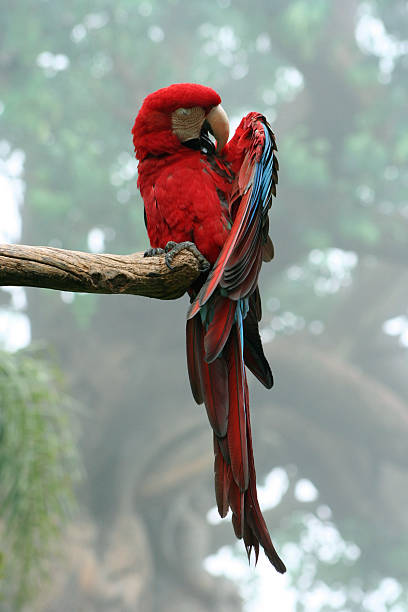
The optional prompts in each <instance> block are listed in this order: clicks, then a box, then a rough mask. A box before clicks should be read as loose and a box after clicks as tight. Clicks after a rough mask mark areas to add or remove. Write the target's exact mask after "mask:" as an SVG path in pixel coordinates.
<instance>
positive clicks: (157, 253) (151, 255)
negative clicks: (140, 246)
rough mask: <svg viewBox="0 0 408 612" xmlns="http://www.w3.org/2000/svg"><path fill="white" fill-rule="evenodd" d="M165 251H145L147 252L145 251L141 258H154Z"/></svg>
mask: <svg viewBox="0 0 408 612" xmlns="http://www.w3.org/2000/svg"><path fill="white" fill-rule="evenodd" d="M164 253H165V250H164V249H153V248H151V249H147V251H145V252H144V253H143V257H156V255H164Z"/></svg>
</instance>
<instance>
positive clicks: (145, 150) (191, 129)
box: [132, 83, 229, 160]
mask: <svg viewBox="0 0 408 612" xmlns="http://www.w3.org/2000/svg"><path fill="white" fill-rule="evenodd" d="M220 102H221V98H220V96H219V95H218V94H217V92H216V91H214V90H213V89H211V88H210V87H205V86H204V85H198V84H196V83H177V84H175V85H170V86H169V87H164V88H163V89H159V90H158V91H155V92H153V93H151V94H150V95H148V96H147V97H146V98H145V100H144V102H143V104H142V107H141V109H140V111H139V113H138V115H137V117H136V120H135V124H134V126H133V129H132V134H133V144H134V146H135V152H136V157H137V158H138V159H139V160H143V159H145V158H146V157H147V156H149V155H163V154H165V153H173V152H176V151H178V150H180V147H181V146H183V144H186V143H188V142H189V141H192V140H195V139H197V138H199V137H200V134H201V130H202V128H203V125H204V123H206V125H208V126H209V128H210V130H211V132H212V134H213V135H214V137H215V139H216V141H217V150H218V151H221V149H222V148H223V147H224V145H225V144H226V142H227V140H228V136H229V123H228V117H227V114H226V112H225V111H224V109H223V108H222V106H221V104H220Z"/></svg>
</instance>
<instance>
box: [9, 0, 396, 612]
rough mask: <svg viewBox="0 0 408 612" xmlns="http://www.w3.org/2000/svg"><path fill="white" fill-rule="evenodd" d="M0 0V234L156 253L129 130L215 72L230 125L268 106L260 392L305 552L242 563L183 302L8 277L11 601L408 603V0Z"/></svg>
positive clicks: (143, 605) (256, 398) (257, 605)
mask: <svg viewBox="0 0 408 612" xmlns="http://www.w3.org/2000/svg"><path fill="white" fill-rule="evenodd" d="M0 8H1V11H0V239H1V241H3V242H16V243H23V244H32V245H49V246H56V247H61V248H66V249H72V250H75V249H76V250H84V251H92V252H109V253H123V254H125V253H132V252H135V251H141V250H144V249H145V248H146V247H147V246H148V240H147V236H146V232H145V228H144V223H143V205H142V201H141V199H140V196H139V194H138V192H137V188H136V182H137V164H136V161H135V159H134V154H133V148H132V141H131V134H130V130H131V127H132V125H133V122H134V118H135V116H136V114H137V111H138V109H139V108H140V105H141V103H142V100H143V98H144V97H145V96H146V95H147V94H148V93H150V92H151V91H154V90H156V89H158V88H159V87H163V86H166V85H169V84H171V83H173V82H188V81H195V82H199V83H203V84H205V85H209V86H211V87H213V88H214V89H216V90H217V91H218V92H219V93H220V95H221V97H222V103H223V106H224V108H225V109H226V111H227V113H228V115H229V117H230V120H231V124H232V128H233V129H235V126H236V125H237V124H238V121H239V119H240V118H241V117H242V116H243V115H244V114H246V113H247V112H249V111H251V110H257V111H260V112H263V113H264V114H265V115H266V117H267V118H268V120H269V122H270V123H271V125H272V129H273V130H274V132H275V134H276V137H277V144H278V149H279V150H278V159H279V162H280V167H281V170H280V174H279V185H278V194H277V198H276V200H274V203H273V207H272V209H271V211H270V234H271V237H272V239H273V242H274V244H275V251H276V255H275V260H274V261H273V262H271V263H270V264H267V265H264V267H263V270H262V273H261V294H262V296H263V306H264V315H263V321H262V335H263V339H264V343H265V351H266V354H267V356H268V359H269V361H270V363H271V366H272V370H273V372H274V377H275V387H274V388H273V389H272V390H271V391H266V390H265V389H263V388H261V387H260V385H259V384H258V383H257V382H256V381H254V379H253V378H251V379H250V397H251V405H252V421H253V425H252V426H253V437H254V448H255V462H256V467H257V476H258V486H259V496H260V501H261V505H262V507H263V509H264V513H265V518H266V521H267V523H268V526H269V528H270V531H271V535H272V538H273V540H274V542H275V543H276V545H277V548H278V550H279V552H280V554H281V556H282V558H283V559H284V561H285V563H286V564H287V567H288V573H287V575H285V576H284V577H282V576H278V575H276V574H275V573H274V570H273V569H272V568H271V567H270V566H269V565H268V564H267V563H266V562H265V560H264V555H263V552H262V551H261V553H260V561H259V563H258V566H257V567H256V568H255V569H254V567H253V565H252V567H251V568H249V567H248V563H247V560H246V554H245V550H244V546H243V543H242V542H236V541H235V540H234V535H233V530H232V526H231V524H230V521H229V520H228V519H225V520H224V521H220V520H218V518H217V514H216V512H215V510H214V506H215V498H214V492H213V451H212V435H211V432H210V427H209V424H208V422H207V417H206V414H205V411H204V409H203V408H202V407H198V406H196V405H195V403H194V400H193V398H192V396H191V393H190V388H189V383H188V378H187V370H186V359H185V346H184V343H185V338H184V335H185V330H184V325H185V313H186V310H187V307H188V300H187V298H186V297H183V298H181V299H179V300H177V301H174V302H159V301H154V300H150V299H147V298H141V297H130V296H97V295H74V294H71V293H61V292H56V291H50V290H34V289H27V290H23V289H18V288H15V289H9V290H1V291H0V340H1V346H2V347H3V351H2V352H1V353H0V409H1V418H0V433H1V432H3V433H2V435H1V436H0V475H1V476H2V478H1V480H0V501H2V510H0V513H1V515H0V517H1V518H0V533H1V540H0V593H1V594H2V598H1V600H0V609H1V610H4V611H9V610H11V611H15V610H19V609H25V610H36V611H41V612H56V611H58V612H64V611H67V612H68V611H72V610H78V611H79V610H83V611H85V612H93V611H95V612H96V611H100V610H107V611H112V612H116V611H118V612H122V611H123V612H128V611H135V610H141V611H142V612H159V611H161V610H166V611H170V612H171V611H178V612H183V611H188V612H191V611H194V612H195V611H197V612H207V611H213V610H217V611H220V612H229V611H234V612H235V611H237V610H240V609H242V610H245V611H246V612H254V611H257V612H263V611H269V610H279V612H291V611H296V612H314V611H316V612H320V611H324V612H325V611H331V610H340V611H343V612H348V611H351V612H354V611H355V612H358V611H361V610H367V611H372V612H383V611H385V612H388V611H389V612H404V610H407V609H408V590H407V585H408V578H407V571H406V566H407V558H408V513H407V505H408V476H407V466H408V452H407V440H408V405H407V400H408V377H407V363H408V272H407V262H408V249H407V230H408V196H407V191H408V165H407V162H408V120H407V94H408V91H407V90H408V78H407V69H408V39H407V36H408V28H407V25H408V4H407V2H406V1H402V0H377V1H374V0H373V1H367V2H358V1H357V0H345V1H344V2H335V1H329V0H314V2H307V1H306V0H290V1H282V0H273V1H271V0H259V1H258V2H256V3H252V4H249V3H247V2H244V1H243V0H217V1H215V0H212V1H211V2H200V1H199V0H192V1H190V2H181V1H179V0H163V1H161V2H159V1H158V0H149V1H147V0H143V1H139V0H101V1H99V2H97V3H95V2H89V1H88V0H69V1H65V2H63V3H59V2H51V1H49V0H36V1H34V0H19V1H18V2H14V3H11V2H7V0H1V2H0ZM24 347H25V348H24ZM18 349H23V350H22V351H20V350H18ZM44 406H46V407H47V408H46V409H45V408H44ZM16 415H17V416H18V418H17V416H16ZM27 415H28V417H30V418H31V420H30V418H28V417H27ZM30 415H31V416H30ZM33 415H35V419H34V418H33ZM22 423H23V425H22ZM4 432H6V434H4ZM10 432H12V434H13V435H14V438H13V436H12V435H11V434H10ZM16 432H17V433H16ZM21 432H22V433H21ZM20 433H21V436H20ZM19 436H20V437H19ZM10 440H11V442H10ZM13 440H14V441H13ZM33 440H34V441H35V444H32V441H33ZM7 444H8V446H7ZM6 451H7V452H6ZM7 453H8V454H7ZM40 459H41V460H40ZM27 465H29V466H34V468H35V469H34V468H33V469H31V471H28V472H27V470H26V466H27ZM51 467H52V470H51ZM2 470H3V471H2ZM4 474H6V477H5V476H4ZM27 474H29V475H28V476H27ZM10 483H11V484H10ZM73 490H75V497H76V509H75V504H73V503H72V497H73V495H72V491H73ZM16 491H17V492H18V495H17V493H16ZM44 497H45V499H46V502H44ZM41 500H42V501H41ZM50 500H57V501H56V502H55V503H56V505H55V508H54V507H53V509H51V510H49V508H48V506H47V504H48V503H50ZM34 502H35V504H36V505H35V506H33V504H34ZM33 508H34V509H35V512H36V513H35V512H34V510H33ZM69 508H71V510H69V511H68V510H67V509H69ZM73 508H74V509H73ZM33 516H34V518H35V520H34V519H32V517H33ZM64 517H65V518H64ZM31 519H32V520H31ZM30 521H31V522H30ZM28 525H29V526H30V528H28V527H27V526H28ZM40 527H41V529H42V531H41V529H40ZM58 533H59V535H58ZM16 534H17V535H16ZM57 536H58V537H59V539H57ZM27 542H28V543H29V545H28V543H27ZM46 543H47V546H45V544H46ZM27 551H29V552H27ZM39 559H41V564H40V562H39ZM40 565H41V567H44V568H45V569H46V570H47V571H48V575H49V576H50V578H51V579H48V581H47V580H43V579H42V578H41V575H40V573H39V572H38V571H37V569H38V568H39V566H40ZM16 567H17V568H18V571H17V570H16ZM27 576H30V585H29V588H28V587H27V588H26V587H25V586H24V588H22V584H23V583H24V580H25V579H27ZM2 578H3V580H2ZM24 606H25V607H24Z"/></svg>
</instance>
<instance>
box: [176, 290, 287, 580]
mask: <svg viewBox="0 0 408 612" xmlns="http://www.w3.org/2000/svg"><path fill="white" fill-rule="evenodd" d="M223 299H225V298H223ZM251 306H252V308H253V310H252V317H253V318H254V319H255V320H256V319H257V316H258V315H260V306H259V304H258V302H257V295H256V294H254V296H253V297H252V298H251ZM224 308H225V309H226V307H220V312H224ZM224 314H225V312H224ZM226 319H228V316H226ZM221 328H222V329H223V325H220V326H219V327H218V329H221ZM215 329H217V325H215V327H214V330H215ZM222 333H223V332H221V335H222ZM212 341H214V343H215V344H217V337H216V334H215V333H214V338H213V339H212ZM187 356H188V360H189V372H190V380H192V385H193V384H194V385H195V389H196V392H195V394H194V396H195V397H196V396H197V397H203V398H204V401H205V405H206V408H207V414H208V418H209V420H210V423H211V426H212V428H213V430H214V456H215V459H214V476H215V496H216V500H217V507H218V512H219V513H220V516H221V517H225V516H226V514H227V512H228V508H229V507H230V508H231V510H232V524H233V527H234V532H235V534H236V536H237V537H238V538H243V539H244V543H245V548H246V551H247V554H248V557H250V555H251V551H252V549H253V550H254V551H255V561H257V560H258V554H259V545H261V546H262V547H263V548H264V550H265V553H266V555H267V557H268V559H269V560H270V561H271V563H272V564H273V565H274V566H275V568H276V569H277V571H278V572H284V571H286V568H285V566H284V564H283V562H282V561H281V559H280V558H279V556H278V554H277V552H276V550H275V548H274V546H273V544H272V541H271V538H270V535H269V533H268V529H267V526H266V523H265V521H264V518H263V516H262V513H261V509H260V507H259V503H258V498H257V493H256V474H255V466H254V458H253V452H252V438H251V424H250V416H249V401H248V386H247V381H246V374H245V367H244V364H243V361H242V350H241V338H240V334H239V333H238V330H237V326H236V323H234V324H233V326H232V328H231V330H230V335H229V338H228V340H227V342H226V343H225V346H224V349H223V351H222V353H221V355H220V356H219V357H218V358H217V359H215V360H214V361H213V362H212V363H210V364H209V363H207V362H206V352H205V346H204V329H203V324H202V323H201V319H200V317H199V316H196V317H194V318H193V319H189V320H188V321H187ZM265 361H266V360H265ZM197 389H198V390H197Z"/></svg>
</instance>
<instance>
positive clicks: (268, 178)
mask: <svg viewBox="0 0 408 612" xmlns="http://www.w3.org/2000/svg"><path fill="white" fill-rule="evenodd" d="M220 103H221V98H220V96H219V95H218V94H217V93H216V92H215V91H214V90H213V89H211V88H209V87H204V86H203V85H197V84H192V83H179V84H175V85H171V86H170V87H165V88H163V89H159V90H158V91H156V92H154V93H152V94H150V95H148V96H147V97H146V98H145V100H144V102H143V105H142V107H141V109H140V111H139V113H138V115H137V117H136V120H135V124H134V126H133V129H132V133H133V143H134V146H135V153H136V157H137V159H138V160H139V175H138V187H139V189H140V192H141V195H142V197H143V200H144V206H145V222H146V227H147V231H148V235H149V238H150V244H151V247H152V248H151V249H149V250H148V251H146V253H145V255H146V256H153V255H156V254H159V253H165V254H166V262H167V264H168V265H169V266H170V267H171V261H172V258H173V256H174V254H175V253H176V252H178V251H179V250H180V249H182V248H189V249H191V250H193V251H194V252H195V253H196V254H197V256H198V257H199V258H200V261H201V262H202V270H203V271H202V273H201V276H200V277H199V279H198V281H197V282H196V283H195V284H194V285H193V286H192V287H191V288H190V289H189V293H190V297H191V301H192V304H191V307H190V310H189V312H188V315H187V362H188V372H189V377H190V383H191V389H192V392H193V396H194V398H195V400H196V402H197V403H199V404H201V403H202V402H204V403H205V406H206V409H207V414H208V418H209V421H210V424H211V427H212V429H213V433H214V454H215V467H214V470H215V493H216V500H217V505H218V511H219V513H220V515H221V516H222V517H224V516H225V515H226V514H227V512H228V509H229V507H230V508H231V510H232V522H233V527H234V531H235V534H236V536H237V537H238V538H243V539H244V543H245V547H246V550H247V554H248V558H250V555H251V551H252V548H254V550H255V557H256V560H257V559H258V554H259V544H261V546H262V547H263V548H264V550H265V553H266V555H267V557H268V558H269V560H270V561H271V563H272V564H273V565H274V566H275V568H276V569H277V571H278V572H281V573H283V572H285V571H286V568H285V565H284V564H283V562H282V561H281V559H280V558H279V556H278V554H277V552H276V550H275V548H274V546H273V544H272V541H271V538H270V535H269V533H268V529H267V527H266V524H265V520H264V518H263V516H262V513H261V510H260V507H259V503H258V498H257V492H256V475H255V467H254V458H253V452H252V439H251V426H250V415H249V402H248V386H247V380H246V373H245V365H246V366H247V367H248V368H249V369H250V370H251V371H252V372H253V374H254V375H255V376H256V377H257V378H258V379H259V380H260V381H261V382H262V383H263V384H264V385H265V387H267V388H270V387H272V385H273V377H272V372H271V370H270V367H269V364H268V362H267V360H266V358H265V355H264V352H263V348H262V343H261V339H260V336H259V330H258V323H259V321H260V319H261V300H260V295H259V290H258V275H259V270H260V267H261V264H262V260H264V261H270V260H271V259H272V257H273V245H272V242H271V240H270V238H269V236H268V210H269V208H270V206H271V200H272V194H274V195H276V183H277V182H278V176H277V171H278V161H277V159H276V155H275V151H276V144H275V138H274V135H273V133H272V131H271V128H270V126H269V125H268V123H267V121H266V119H265V117H263V116H262V115H261V114H259V113H255V112H252V113H249V114H248V115H247V116H246V117H244V118H243V119H242V121H241V123H240V124H239V127H238V128H237V130H236V132H235V134H234V136H233V138H232V139H231V140H230V141H229V142H228V135H229V125H228V118H227V115H226V113H225V111H224V110H223V108H222V107H221V105H220ZM211 134H212V135H213V136H214V138H215V140H216V146H215V145H214V143H213V141H212V140H211V136H210V135H211ZM197 249H198V251H197ZM208 268H210V269H209V270H208ZM244 364H245V365H244Z"/></svg>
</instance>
